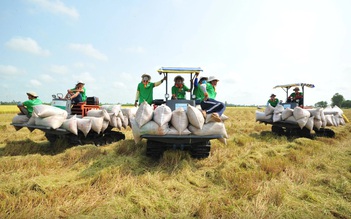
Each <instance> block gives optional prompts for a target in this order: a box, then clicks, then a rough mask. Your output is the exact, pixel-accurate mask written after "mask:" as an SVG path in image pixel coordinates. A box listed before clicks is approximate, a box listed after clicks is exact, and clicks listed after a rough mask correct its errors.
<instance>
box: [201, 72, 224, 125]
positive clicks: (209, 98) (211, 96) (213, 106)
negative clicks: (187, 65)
mask: <svg viewBox="0 0 351 219" xmlns="http://www.w3.org/2000/svg"><path fill="white" fill-rule="evenodd" d="M218 81H219V79H217V78H216V77H214V76H210V77H209V78H208V82H207V83H206V84H202V85H201V89H202V91H203V93H204V99H203V100H202V101H201V109H202V114H203V115H204V117H205V118H206V114H208V113H212V117H213V118H214V120H215V121H217V122H220V121H221V118H220V116H221V115H222V114H223V112H224V110H225V105H224V103H222V102H220V101H217V100H215V98H216V96H217V92H216V86H217V82H218Z"/></svg>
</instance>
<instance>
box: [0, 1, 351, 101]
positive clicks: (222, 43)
mask: <svg viewBox="0 0 351 219" xmlns="http://www.w3.org/2000/svg"><path fill="white" fill-rule="evenodd" d="M350 10H351V1H349V0H345V1H342V0H330V1H324V0H318V1H317V0H316V1H313V0H302V1H299V0H295V1H287V0H286V1H285V0H268V1H263V0H262V1H258V0H257V1H256V0H248V1H246V0H245V1H244V0H240V1H239V0H124V1H122V0H101V1H86V0H71V1H63V0H3V1H1V7H0V25H1V29H0V80H1V82H2V83H1V84H0V88H1V92H0V101H12V100H15V101H21V100H26V98H27V97H26V94H25V93H26V92H27V91H35V92H37V93H38V94H39V96H40V98H41V99H42V100H43V101H45V102H50V101H51V95H52V94H56V93H65V92H66V90H67V89H68V88H72V87H74V85H75V83H76V82H77V81H78V80H82V81H84V82H85V83H86V88H87V95H88V96H97V97H99V98H100V102H102V103H132V102H134V99H135V92H136V87H137V84H138V83H139V82H140V80H141V78H140V76H141V75H142V74H144V73H148V74H150V75H151V77H152V81H157V80H160V79H161V78H162V77H161V76H160V75H158V73H157V69H158V68H160V67H162V66H165V67H166V66H170V67H179V66H183V67H201V68H202V69H203V70H204V72H203V75H206V76H211V75H214V76H216V77H218V78H219V79H220V81H219V83H218V88H217V91H218V95H217V99H218V100H220V101H223V102H224V101H227V102H228V103H233V104H241V105H250V104H256V105H260V104H265V103H266V101H267V100H268V98H269V96H270V94H271V93H275V94H277V97H278V98H280V99H284V98H285V93H284V92H283V90H281V89H273V87H274V86H275V85H278V84H288V83H297V82H304V83H312V84H315V86H316V87H315V88H313V89H309V88H306V89H305V92H306V96H305V103H306V104H308V105H313V104H315V103H316V102H318V101H327V102H328V103H331V101H330V99H331V97H332V96H333V95H334V94H335V93H339V94H342V95H343V96H344V98H345V99H348V100H350V99H351V86H350V82H351V40H350V39H351V14H350V13H349V12H350ZM186 79H187V77H186ZM169 81H170V83H169V85H170V86H171V85H173V78H172V77H170V78H169ZM186 83H188V84H189V83H190V82H188V80H186ZM170 86H169V87H170ZM164 93H165V86H163V85H161V86H159V87H157V88H155V90H154V98H156V99H161V98H163V97H164Z"/></svg>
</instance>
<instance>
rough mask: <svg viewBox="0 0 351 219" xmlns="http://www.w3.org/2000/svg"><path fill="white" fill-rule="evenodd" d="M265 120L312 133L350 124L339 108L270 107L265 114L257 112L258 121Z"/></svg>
mask: <svg viewBox="0 0 351 219" xmlns="http://www.w3.org/2000/svg"><path fill="white" fill-rule="evenodd" d="M265 120H272V121H273V123H275V122H286V123H291V124H298V126H299V127H300V128H301V129H302V128H303V127H306V128H307V129H309V130H311V131H312V130H313V129H314V128H316V129H317V130H319V129H320V128H325V127H326V126H339V125H345V122H348V120H347V118H346V116H345V115H344V114H343V111H342V110H341V109H340V108H339V107H338V106H334V107H331V106H328V107H326V108H316V109H303V108H300V107H295V108H294V109H290V108H286V109H284V107H283V106H282V105H277V106H276V107H272V106H271V105H268V106H267V107H266V108H265V110H264V112H260V111H256V121H258V122H264V121H265ZM345 120H346V121H345Z"/></svg>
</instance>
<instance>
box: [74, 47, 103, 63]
mask: <svg viewBox="0 0 351 219" xmlns="http://www.w3.org/2000/svg"><path fill="white" fill-rule="evenodd" d="M69 48H70V49H72V50H75V51H77V52H80V53H82V54H84V55H87V56H90V57H93V58H95V59H98V60H102V61H105V60H107V56H106V55H105V54H103V53H101V52H99V51H98V50H97V49H95V48H94V47H93V46H92V45H91V44H78V43H72V44H70V45H69Z"/></svg>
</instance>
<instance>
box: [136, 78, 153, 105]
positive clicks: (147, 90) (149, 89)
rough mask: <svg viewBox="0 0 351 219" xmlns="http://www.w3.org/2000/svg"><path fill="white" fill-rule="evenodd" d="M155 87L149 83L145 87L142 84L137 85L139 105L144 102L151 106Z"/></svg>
mask: <svg viewBox="0 0 351 219" xmlns="http://www.w3.org/2000/svg"><path fill="white" fill-rule="evenodd" d="M154 87H155V83H153V82H149V83H148V84H147V85H146V86H144V84H143V83H142V82H140V83H139V84H138V87H137V91H139V104H141V103H142V102H144V101H146V102H147V103H148V104H152V101H153V99H154V97H153V89H154Z"/></svg>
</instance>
